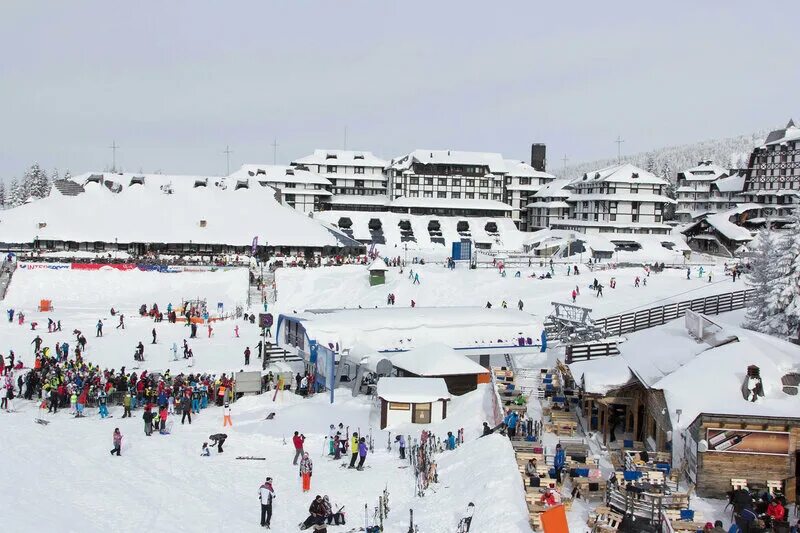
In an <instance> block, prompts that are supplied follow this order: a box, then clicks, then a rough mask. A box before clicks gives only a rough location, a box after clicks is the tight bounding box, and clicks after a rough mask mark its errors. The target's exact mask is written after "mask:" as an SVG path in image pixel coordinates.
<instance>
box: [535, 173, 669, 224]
mask: <svg viewBox="0 0 800 533" xmlns="http://www.w3.org/2000/svg"><path fill="white" fill-rule="evenodd" d="M668 185H669V183H668V182H667V180H665V179H663V178H659V177H658V176H656V175H654V174H652V173H650V172H647V171H646V170H644V169H641V168H639V167H636V166H634V165H631V164H630V163H622V164H619V165H614V166H611V167H607V168H603V169H600V170H597V171H594V172H587V173H586V174H584V175H583V177H582V178H579V179H576V180H573V181H572V182H570V184H569V185H568V186H567V188H568V189H569V191H570V195H569V198H567V202H568V204H569V206H570V207H569V218H566V219H556V220H552V221H551V222H550V227H552V228H560V229H571V230H575V231H581V232H584V233H642V234H648V233H649V234H661V235H665V234H668V233H669V232H670V231H671V227H670V226H668V225H667V224H664V206H666V205H667V204H670V203H675V201H674V200H672V199H670V198H668V197H667V196H665V195H664V193H665V190H666V188H667V186H668Z"/></svg>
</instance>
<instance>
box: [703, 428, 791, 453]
mask: <svg viewBox="0 0 800 533" xmlns="http://www.w3.org/2000/svg"><path fill="white" fill-rule="evenodd" d="M706 442H707V443H708V451H709V452H721V453H753V454H761V455H789V451H790V450H789V434H788V433H786V432H782V431H757V430H746V429H741V430H740V429H717V428H709V429H707V430H706Z"/></svg>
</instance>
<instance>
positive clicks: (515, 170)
mask: <svg viewBox="0 0 800 533" xmlns="http://www.w3.org/2000/svg"><path fill="white" fill-rule="evenodd" d="M503 162H504V163H505V165H506V176H513V177H520V178H537V179H546V180H554V179H556V177H555V176H554V175H552V174H549V173H547V172H542V171H540V170H536V169H535V168H533V167H532V166H530V165H529V164H528V163H526V162H525V161H518V160H516V159H505V160H503Z"/></svg>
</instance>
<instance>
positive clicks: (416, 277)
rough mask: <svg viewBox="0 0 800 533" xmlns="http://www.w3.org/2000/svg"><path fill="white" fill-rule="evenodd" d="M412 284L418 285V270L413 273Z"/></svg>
mask: <svg viewBox="0 0 800 533" xmlns="http://www.w3.org/2000/svg"><path fill="white" fill-rule="evenodd" d="M412 285H419V272H415V273H414V282H413V283H412Z"/></svg>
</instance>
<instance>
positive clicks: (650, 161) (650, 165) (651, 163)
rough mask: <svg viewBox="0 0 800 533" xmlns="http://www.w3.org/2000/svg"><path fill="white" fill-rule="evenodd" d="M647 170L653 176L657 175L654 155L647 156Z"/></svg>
mask: <svg viewBox="0 0 800 533" xmlns="http://www.w3.org/2000/svg"><path fill="white" fill-rule="evenodd" d="M645 170H646V171H648V172H649V173H651V174H655V173H656V160H655V158H654V157H653V154H649V155H648V156H647V165H646V166H645Z"/></svg>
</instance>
